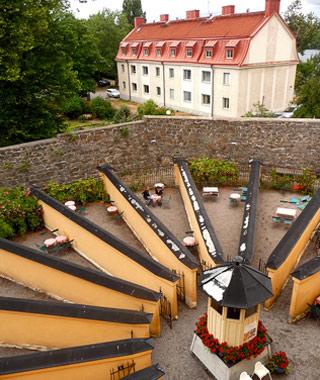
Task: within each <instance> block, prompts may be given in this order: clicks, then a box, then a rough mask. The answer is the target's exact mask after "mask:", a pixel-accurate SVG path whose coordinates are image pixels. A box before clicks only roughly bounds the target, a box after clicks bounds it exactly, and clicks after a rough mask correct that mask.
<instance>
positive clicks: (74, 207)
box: [67, 205, 77, 211]
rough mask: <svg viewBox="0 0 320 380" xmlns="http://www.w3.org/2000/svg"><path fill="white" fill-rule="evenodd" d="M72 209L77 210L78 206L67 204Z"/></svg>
mask: <svg viewBox="0 0 320 380" xmlns="http://www.w3.org/2000/svg"><path fill="white" fill-rule="evenodd" d="M67 207H68V208H69V209H70V210H72V211H76V209H77V207H76V206H75V205H70V206H67Z"/></svg>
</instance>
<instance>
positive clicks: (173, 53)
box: [170, 48, 176, 57]
mask: <svg viewBox="0 0 320 380" xmlns="http://www.w3.org/2000/svg"><path fill="white" fill-rule="evenodd" d="M175 56H176V48H171V49H170V57H175Z"/></svg>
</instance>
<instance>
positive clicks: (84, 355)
mask: <svg viewBox="0 0 320 380" xmlns="http://www.w3.org/2000/svg"><path fill="white" fill-rule="evenodd" d="M152 349H153V345H152V339H126V340H118V341H114V342H108V343H99V344H90V345H86V346H77V347H70V348H63V349H59V350H52V351H45V352H37V353H33V354H27V355H18V356H9V357H3V358H0V375H6V374H10V373H18V372H26V371H33V370H38V369H43V368H52V367H59V366H66V365H71V364H76V363H84V362H90V361H96V360H103V359H106V358H113V357H121V356H127V355H133V354H137V353H139V352H145V351H149V350H152Z"/></svg>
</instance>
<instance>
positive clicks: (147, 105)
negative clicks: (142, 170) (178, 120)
mask: <svg viewBox="0 0 320 380" xmlns="http://www.w3.org/2000/svg"><path fill="white" fill-rule="evenodd" d="M167 111H169V109H168V108H166V107H158V106H157V105H156V103H155V102H154V101H153V100H151V99H150V100H147V101H146V102H144V103H143V104H141V105H140V106H139V107H138V115H139V116H141V117H142V116H144V115H167ZM172 114H173V111H171V110H170V115H172Z"/></svg>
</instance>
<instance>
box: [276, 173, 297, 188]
mask: <svg viewBox="0 0 320 380" xmlns="http://www.w3.org/2000/svg"><path fill="white" fill-rule="evenodd" d="M294 183H295V176H294V175H290V174H287V175H283V174H279V173H277V172H276V170H275V169H273V170H272V171H271V188H272V189H274V190H282V191H287V190H290V189H291V188H292V186H293V184H294Z"/></svg>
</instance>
